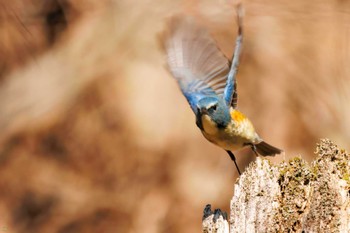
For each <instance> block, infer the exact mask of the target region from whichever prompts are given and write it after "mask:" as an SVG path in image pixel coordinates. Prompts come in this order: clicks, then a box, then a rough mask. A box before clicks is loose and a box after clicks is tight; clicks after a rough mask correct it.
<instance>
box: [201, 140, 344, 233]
mask: <svg viewBox="0 0 350 233" xmlns="http://www.w3.org/2000/svg"><path fill="white" fill-rule="evenodd" d="M315 153H316V156H317V157H316V159H315V160H314V161H313V162H312V163H311V164H308V163H307V162H306V161H304V160H303V159H302V158H300V157H296V158H294V159H292V160H290V161H289V162H283V163H281V164H278V165H273V164H271V163H270V162H269V161H268V160H265V159H261V158H257V160H256V161H255V162H254V163H252V164H251V165H250V166H249V167H248V168H247V169H246V171H245V172H244V173H243V174H242V175H241V176H240V178H239V179H238V181H237V183H236V184H235V186H234V196H233V198H232V200H231V208H230V209H231V213H230V219H229V223H227V224H229V226H230V230H229V231H228V229H226V228H225V223H224V222H225V221H226V222H227V220H225V214H221V215H220V216H219V217H218V214H217V213H218V212H220V213H221V211H219V210H216V211H214V212H211V211H208V206H207V207H206V209H205V211H204V216H203V232H231V233H234V232H240V233H242V232H350V161H349V154H348V153H347V152H346V151H345V150H344V149H339V148H338V146H337V145H335V144H334V143H333V142H332V141H330V140H328V139H323V140H321V142H320V143H319V144H318V145H317V148H316V152H315ZM215 213H216V215H215ZM214 220H215V221H214ZM218 222H219V224H218ZM220 227H221V228H220Z"/></svg>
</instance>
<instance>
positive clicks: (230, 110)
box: [165, 7, 282, 174]
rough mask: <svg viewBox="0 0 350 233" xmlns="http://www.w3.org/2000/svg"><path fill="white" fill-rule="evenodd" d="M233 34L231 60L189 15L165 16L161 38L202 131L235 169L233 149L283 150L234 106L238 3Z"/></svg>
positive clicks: (266, 152) (268, 153) (270, 152)
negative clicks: (167, 18) (266, 139)
mask: <svg viewBox="0 0 350 233" xmlns="http://www.w3.org/2000/svg"><path fill="white" fill-rule="evenodd" d="M237 9H238V10H237V17H238V36H237V39H236V47H235V51H234V55H233V59H232V62H230V61H229V60H228V59H227V58H226V57H225V56H224V54H223V53H222V52H221V51H220V50H219V49H218V47H217V45H216V43H215V41H214V40H213V38H212V37H211V36H210V35H209V33H208V32H207V31H206V30H204V29H203V28H201V27H199V26H198V25H197V24H196V23H195V22H194V21H193V19H191V18H186V17H183V18H176V19H174V20H173V21H171V22H170V25H169V26H170V30H169V33H168V35H167V37H166V39H165V50H166V53H167V59H168V67H169V70H170V72H171V74H172V75H173V76H174V78H175V79H176V80H177V82H178V84H179V86H180V88H181V91H182V93H183V94H184V96H185V97H186V99H187V101H188V103H189V104H190V106H191V109H192V111H193V112H194V114H195V116H196V124H197V126H198V128H199V129H200V130H201V132H202V134H203V135H204V137H205V138H206V139H207V140H209V141H210V142H212V143H214V144H215V145H217V146H219V147H221V148H223V149H224V150H226V151H227V153H228V154H229V156H230V158H231V159H232V160H233V161H234V163H235V165H236V168H237V170H238V173H239V174H241V173H240V170H239V168H238V166H237V163H236V158H235V156H234V154H233V153H232V151H236V150H238V149H241V148H243V147H245V146H250V147H251V148H252V150H253V151H254V153H255V154H256V155H257V153H259V154H260V155H262V156H273V155H276V154H280V153H281V152H282V150H280V149H278V148H276V147H273V146H271V145H269V144H267V143H266V142H264V141H263V140H262V139H261V138H260V137H259V135H258V134H257V133H256V132H255V129H254V126H253V124H252V123H251V121H250V120H249V119H248V118H247V117H245V116H244V114H243V113H241V112H240V111H238V110H237V82H236V75H237V71H238V64H239V57H240V52H241V48H242V41H243V32H242V9H241V7H238V8H237Z"/></svg>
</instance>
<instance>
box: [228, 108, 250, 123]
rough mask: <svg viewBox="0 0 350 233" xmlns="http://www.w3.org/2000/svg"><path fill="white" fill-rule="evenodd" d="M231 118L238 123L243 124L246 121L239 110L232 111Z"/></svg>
mask: <svg viewBox="0 0 350 233" xmlns="http://www.w3.org/2000/svg"><path fill="white" fill-rule="evenodd" d="M231 118H232V119H233V120H234V121H236V122H241V121H243V120H244V119H246V117H245V116H244V115H243V113H241V112H240V111H238V110H233V111H231Z"/></svg>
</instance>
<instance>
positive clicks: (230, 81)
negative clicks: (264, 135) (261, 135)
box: [223, 4, 243, 108]
mask: <svg viewBox="0 0 350 233" xmlns="http://www.w3.org/2000/svg"><path fill="white" fill-rule="evenodd" d="M237 21H238V35H237V39H236V47H235V52H234V54H233V58H232V63H231V65H230V71H229V73H228V76H227V84H226V87H225V90H224V94H223V97H224V100H225V102H226V104H227V105H228V106H232V107H233V108H237V99H238V95H237V81H236V75H237V72H238V65H239V57H240V54H241V49H242V42H243V26H242V25H243V22H242V21H243V8H242V5H241V4H239V5H238V7H237Z"/></svg>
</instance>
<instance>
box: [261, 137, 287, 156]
mask: <svg viewBox="0 0 350 233" xmlns="http://www.w3.org/2000/svg"><path fill="white" fill-rule="evenodd" d="M255 147H256V150H257V152H258V153H259V154H260V155H262V156H274V155H276V154H280V153H282V152H283V150H281V149H278V148H276V147H274V146H271V145H270V144H268V143H266V142H264V141H262V142H260V143H258V144H255Z"/></svg>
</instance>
